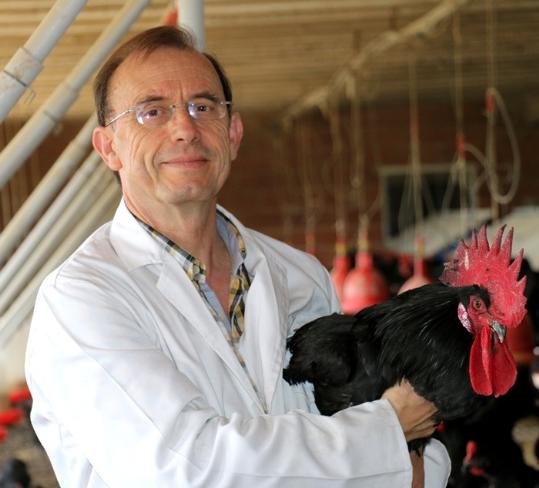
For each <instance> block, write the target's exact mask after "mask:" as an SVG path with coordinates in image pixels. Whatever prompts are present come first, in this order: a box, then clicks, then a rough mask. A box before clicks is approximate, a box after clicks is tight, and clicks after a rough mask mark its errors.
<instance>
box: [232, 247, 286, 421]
mask: <svg viewBox="0 0 539 488" xmlns="http://www.w3.org/2000/svg"><path fill="white" fill-rule="evenodd" d="M249 252H251V253H253V248H251V249H248V260H249ZM250 269H253V268H250ZM254 273H255V276H254V278H253V281H252V283H251V287H250V288H249V293H248V295H247V302H246V306H245V331H244V333H243V335H242V340H241V342H240V346H241V348H240V351H241V353H242V355H243V358H244V359H245V362H246V363H247V365H248V368H249V370H250V371H252V374H253V375H254V377H255V381H256V384H257V386H258V388H259V390H260V391H261V392H262V394H263V397H264V401H265V406H266V408H267V409H269V411H271V405H272V401H273V396H274V394H275V389H276V387H277V384H278V382H279V381H280V380H281V377H282V374H283V360H284V354H285V347H286V331H287V325H288V324H287V321H288V291H287V286H286V271H285V270H284V269H283V268H282V266H281V265H279V263H277V262H275V261H274V260H273V259H271V258H270V257H268V256H263V255H262V254H260V255H259V256H258V259H257V262H256V266H255V267H254Z"/></svg>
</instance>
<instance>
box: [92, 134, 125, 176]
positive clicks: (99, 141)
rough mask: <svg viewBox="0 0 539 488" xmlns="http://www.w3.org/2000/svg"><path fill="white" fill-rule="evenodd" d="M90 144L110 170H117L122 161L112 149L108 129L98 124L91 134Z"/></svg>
mask: <svg viewBox="0 0 539 488" xmlns="http://www.w3.org/2000/svg"><path fill="white" fill-rule="evenodd" d="M92 144H93V146H94V149H95V150H96V151H97V152H98V154H99V155H100V156H101V159H102V160H103V161H104V162H105V164H106V165H107V166H108V167H109V168H110V169H111V170H113V171H118V170H120V169H121V168H122V162H121V161H120V158H119V157H118V156H117V155H116V152H115V149H114V141H113V140H112V134H111V130H110V129H108V128H107V127H102V126H100V125H98V126H97V127H96V128H95V129H94V132H93V134H92Z"/></svg>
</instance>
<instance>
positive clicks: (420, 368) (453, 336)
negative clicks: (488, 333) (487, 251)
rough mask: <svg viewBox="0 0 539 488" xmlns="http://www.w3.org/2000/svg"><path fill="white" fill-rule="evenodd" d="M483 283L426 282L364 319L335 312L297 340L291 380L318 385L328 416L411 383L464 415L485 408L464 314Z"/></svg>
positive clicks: (448, 413)
mask: <svg viewBox="0 0 539 488" xmlns="http://www.w3.org/2000/svg"><path fill="white" fill-rule="evenodd" d="M479 292H480V290H479V288H478V287H476V286H472V287H463V288H452V287H448V286H445V285H442V284H432V285H426V286H423V287H421V288H416V289H413V290H410V291H408V292H406V293H403V294H402V295H398V296H396V297H393V298H392V299H390V300H388V301H386V302H384V303H381V304H378V305H374V306H372V307H368V308H366V309H364V310H362V311H361V312H359V313H358V314H357V315H356V316H345V315H337V314H333V315H330V316H327V317H322V318H319V319H317V320H315V321H313V322H311V323H309V324H306V325H305V326H303V327H302V328H301V329H299V330H298V331H297V332H296V333H295V335H294V336H293V337H292V338H290V339H289V341H288V347H289V349H290V352H291V353H292V357H291V360H290V364H289V366H288V368H286V369H285V371H284V378H285V379H286V380H287V381H288V382H289V383H299V382H303V381H310V382H311V383H313V385H314V389H315V400H316V404H317V406H318V408H319V410H320V412H321V413H323V414H325V415H331V414H333V413H335V412H337V411H338V410H341V409H343V408H346V407H348V406H350V405H355V404H359V403H363V402H365V401H372V400H376V399H378V398H380V396H381V395H382V393H383V392H384V391H385V390H386V389H387V388H388V387H390V386H392V385H394V384H395V383H397V382H398V381H400V380H402V379H403V378H405V379H407V380H408V381H409V382H410V383H411V384H412V386H413V387H414V389H415V390H416V391H417V392H418V393H419V394H420V395H422V396H423V397H424V398H426V399H427V400H429V401H431V402H433V403H434V404H435V405H436V406H437V407H438V409H439V416H440V419H441V420H442V419H453V418H459V417H462V416H464V415H466V414H468V413H470V412H472V411H473V410H474V409H476V408H478V407H479V406H480V405H481V404H482V399H481V398H480V397H479V396H478V395H476V394H475V393H474V392H473V390H472V388H471V384H470V379H469V373H468V356H469V353H470V349H471V345H472V342H473V336H472V334H470V333H469V332H468V331H467V330H466V329H465V328H464V327H463V325H462V324H461V323H460V321H459V319H458V316H457V308H458V305H459V303H462V302H463V301H465V300H466V297H467V296H470V295H473V294H478V293H479Z"/></svg>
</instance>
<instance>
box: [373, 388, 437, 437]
mask: <svg viewBox="0 0 539 488" xmlns="http://www.w3.org/2000/svg"><path fill="white" fill-rule="evenodd" d="M382 398H384V399H386V400H388V401H389V403H391V406H392V407H393V409H394V410H395V412H396V414H397V417H398V418H399V422H400V424H401V426H402V430H403V431H404V437H405V438H406V441H411V440H413V439H419V438H421V437H429V436H431V435H432V434H433V433H434V429H435V428H436V422H435V419H434V414H435V413H436V407H435V406H434V404H433V403H431V402H428V401H427V400H425V399H424V398H423V397H421V396H419V395H418V394H417V393H416V392H415V391H414V389H413V388H412V385H410V383H408V382H407V381H403V382H402V383H399V384H397V385H395V386H392V387H391V388H388V389H387V390H386V391H385V392H384V394H383V395H382Z"/></svg>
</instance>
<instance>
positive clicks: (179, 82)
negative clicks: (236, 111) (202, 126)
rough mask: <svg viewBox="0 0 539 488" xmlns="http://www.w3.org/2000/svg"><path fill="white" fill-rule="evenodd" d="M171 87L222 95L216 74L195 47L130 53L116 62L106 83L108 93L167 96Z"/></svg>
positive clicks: (172, 89)
mask: <svg viewBox="0 0 539 488" xmlns="http://www.w3.org/2000/svg"><path fill="white" fill-rule="evenodd" d="M174 90H182V91H185V90H187V91H192V92H193V94H194V93H196V92H208V93H215V95H216V96H222V87H221V83H220V80H219V76H218V75H217V73H216V72H215V69H214V68H213V66H212V64H211V63H210V61H209V60H208V59H207V58H206V57H205V56H203V55H201V54H200V53H198V52H196V51H191V50H179V49H173V48H160V49H158V50H156V51H154V52H152V53H133V54H131V55H130V56H128V57H127V59H126V60H125V61H124V62H123V63H122V64H121V65H120V66H118V68H117V70H116V72H115V73H114V74H113V75H112V78H111V83H110V86H109V94H110V96H112V97H116V96H118V95H127V96H144V94H148V95H162V96H167V92H169V91H174ZM184 95H186V94H184Z"/></svg>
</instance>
